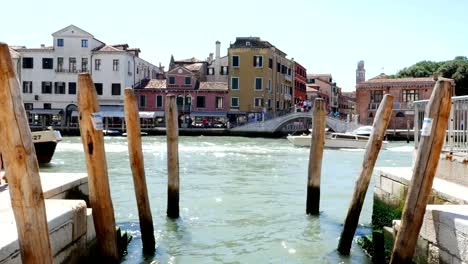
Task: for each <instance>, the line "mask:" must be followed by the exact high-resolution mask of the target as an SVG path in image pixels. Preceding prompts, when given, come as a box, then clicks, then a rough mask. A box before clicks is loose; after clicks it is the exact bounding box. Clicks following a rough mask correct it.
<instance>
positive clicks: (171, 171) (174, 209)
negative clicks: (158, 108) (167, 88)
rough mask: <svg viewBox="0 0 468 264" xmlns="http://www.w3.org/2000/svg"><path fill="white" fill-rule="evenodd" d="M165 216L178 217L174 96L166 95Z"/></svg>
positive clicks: (176, 123) (177, 155)
mask: <svg viewBox="0 0 468 264" xmlns="http://www.w3.org/2000/svg"><path fill="white" fill-rule="evenodd" d="M165 107H166V109H165V111H166V135H167V216H168V217H169V218H178V217H179V142H178V140H179V139H178V137H179V128H178V120H177V119H178V117H177V116H178V113H177V104H176V97H175V95H173V94H168V95H167V96H166V105H165Z"/></svg>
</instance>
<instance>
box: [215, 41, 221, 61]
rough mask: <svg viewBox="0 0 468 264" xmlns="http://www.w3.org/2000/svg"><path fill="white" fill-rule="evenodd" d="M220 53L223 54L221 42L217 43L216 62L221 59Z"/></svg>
mask: <svg viewBox="0 0 468 264" xmlns="http://www.w3.org/2000/svg"><path fill="white" fill-rule="evenodd" d="M220 52H221V42H219V40H218V41H216V60H218V59H219V57H220Z"/></svg>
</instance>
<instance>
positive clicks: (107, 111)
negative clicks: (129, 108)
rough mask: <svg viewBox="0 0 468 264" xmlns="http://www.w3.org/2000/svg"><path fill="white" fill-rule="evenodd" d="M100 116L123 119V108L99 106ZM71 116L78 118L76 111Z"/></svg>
mask: <svg viewBox="0 0 468 264" xmlns="http://www.w3.org/2000/svg"><path fill="white" fill-rule="evenodd" d="M100 112H101V115H102V117H121V118H124V117H125V114H124V108H123V106H120V105H116V106H111V105H103V106H101V111H100ZM72 116H78V112H77V111H73V112H72Z"/></svg>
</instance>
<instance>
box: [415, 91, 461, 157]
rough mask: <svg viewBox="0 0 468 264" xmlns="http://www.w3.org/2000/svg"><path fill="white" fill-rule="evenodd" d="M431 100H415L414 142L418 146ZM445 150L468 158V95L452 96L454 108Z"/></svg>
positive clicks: (446, 135)
mask: <svg viewBox="0 0 468 264" xmlns="http://www.w3.org/2000/svg"><path fill="white" fill-rule="evenodd" d="M428 103H429V100H423V101H415V102H414V110H415V113H414V142H415V146H416V148H417V146H418V143H419V140H420V138H421V128H422V123H423V120H424V111H425V109H426V106H427V104H428ZM443 150H444V151H445V152H448V153H450V154H453V155H457V156H462V157H465V158H468V96H455V97H452V108H451V110H450V117H449V122H448V127H447V131H446V134H445V143H444V147H443Z"/></svg>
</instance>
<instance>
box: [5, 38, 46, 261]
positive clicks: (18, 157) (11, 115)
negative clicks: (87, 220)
mask: <svg viewBox="0 0 468 264" xmlns="http://www.w3.org/2000/svg"><path fill="white" fill-rule="evenodd" d="M0 135H1V136H2V142H1V144H0V152H1V153H2V158H3V161H4V167H5V175H6V176H7V177H8V184H9V189H10V198H11V206H12V209H13V214H14V216H15V221H16V228H17V232H18V241H19V247H20V252H21V260H22V262H23V263H52V262H53V256H52V250H51V247H50V239H49V228H48V225H47V217H46V208H45V203H44V194H43V192H42V186H41V179H40V178H39V164H38V163H37V157H36V152H35V149H34V144H33V142H32V138H31V130H30V128H29V124H28V119H27V118H26V111H25V110H24V105H23V100H22V98H21V90H20V86H19V83H18V79H17V78H16V74H15V71H14V69H13V65H12V60H11V56H10V51H9V48H8V45H7V44H5V43H0Z"/></svg>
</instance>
